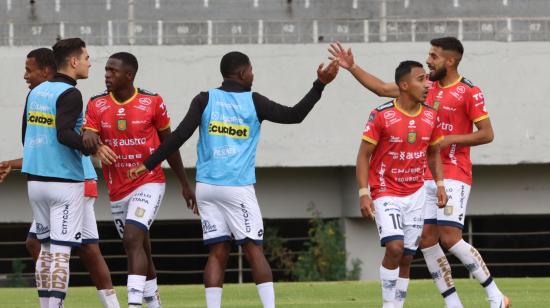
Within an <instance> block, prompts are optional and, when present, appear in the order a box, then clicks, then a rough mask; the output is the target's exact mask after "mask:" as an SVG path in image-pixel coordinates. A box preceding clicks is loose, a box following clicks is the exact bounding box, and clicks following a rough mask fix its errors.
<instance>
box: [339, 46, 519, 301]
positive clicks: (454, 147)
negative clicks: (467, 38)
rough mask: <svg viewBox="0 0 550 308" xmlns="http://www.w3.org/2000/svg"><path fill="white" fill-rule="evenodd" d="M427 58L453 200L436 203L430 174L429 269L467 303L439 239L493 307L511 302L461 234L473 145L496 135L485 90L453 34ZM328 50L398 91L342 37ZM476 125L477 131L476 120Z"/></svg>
mask: <svg viewBox="0 0 550 308" xmlns="http://www.w3.org/2000/svg"><path fill="white" fill-rule="evenodd" d="M430 43H431V45H432V47H431V49H430V51H429V54H428V59H427V60H426V62H427V64H428V67H429V69H430V75H429V79H430V81H432V86H431V88H430V91H429V94H428V97H427V101H426V103H427V104H429V105H430V106H433V107H434V108H435V109H437V110H438V117H439V119H440V121H441V128H442V132H443V135H445V139H444V140H443V142H442V143H441V155H442V162H443V166H444V177H445V186H446V187H447V190H448V191H447V192H448V193H449V195H450V196H449V200H450V201H449V203H448V205H447V206H446V207H445V208H442V209H437V207H436V206H435V202H434V200H435V197H434V196H435V195H434V189H435V184H434V182H433V181H432V180H430V179H431V177H430V174H429V173H428V174H427V175H426V179H427V181H426V184H425V185H426V188H427V194H428V198H427V202H426V207H425V209H426V213H425V218H426V220H425V225H424V229H423V231H422V240H421V243H420V247H421V248H422V253H423V255H424V259H425V260H426V264H427V266H428V270H429V271H430V274H431V276H432V277H433V279H434V282H435V284H436V286H437V288H438V289H439V291H440V293H441V295H442V296H443V298H444V299H445V303H446V305H447V307H450V308H455V307H462V303H461V302H460V299H459V297H458V294H457V292H456V289H455V287H454V282H453V279H452V276H451V268H450V265H449V263H448V261H447V258H446V257H445V254H444V253H443V250H442V249H441V246H440V245H439V241H440V242H441V244H442V245H443V246H444V247H445V248H446V249H448V250H449V251H450V252H451V253H452V254H454V255H455V256H456V257H457V258H458V259H459V260H460V261H461V262H462V263H463V264H464V265H465V266H466V268H467V269H468V270H469V271H470V272H471V274H472V275H473V276H474V277H475V278H476V279H477V280H478V281H479V282H480V284H481V285H482V286H483V287H484V288H485V291H486V293H487V297H488V299H489V303H490V307H491V308H496V307H509V306H510V300H509V299H508V298H507V297H506V296H504V295H503V294H502V292H501V291H500V290H499V289H498V287H497V285H496V283H495V282H494V281H493V278H492V277H491V275H490V273H489V271H488V269H487V266H486V265H485V262H484V261H483V258H482V257H481V255H480V254H479V252H478V251H477V250H476V249H475V248H474V247H472V246H471V245H470V244H468V243H466V242H465V241H464V240H463V239H462V227H463V223H464V218H465V215H466V206H467V200H468V196H469V192H470V185H471V183H472V163H471V160H470V147H471V146H476V145H481V144H486V143H489V142H491V141H492V140H493V128H492V125H491V121H490V119H489V117H488V114H487V111H486V109H485V101H484V97H483V93H482V92H481V90H480V89H479V88H478V87H476V86H474V85H473V84H472V83H471V82H470V81H469V80H467V79H466V78H464V77H462V76H461V75H460V74H459V73H458V65H459V63H460V60H461V59H462V55H463V53H464V48H463V46H462V43H461V42H460V41H459V40H458V39H456V38H454V37H443V38H438V39H433V40H432V41H431V42H430ZM329 52H330V53H331V54H332V56H333V57H334V58H338V59H339V64H340V66H342V67H343V68H345V69H347V70H348V71H350V73H352V75H353V76H354V77H355V78H356V79H357V80H358V81H359V82H360V83H361V84H362V85H363V86H365V87H366V88H368V89H369V90H371V91H372V92H374V93H376V94H377V95H379V96H388V97H395V96H397V95H398V87H397V85H396V84H395V83H391V82H390V83H386V82H383V81H382V80H380V79H378V78H377V77H375V76H373V75H371V74H369V73H368V72H366V71H365V70H363V69H362V68H360V67H359V66H358V65H357V64H355V61H354V58H353V54H352V52H351V49H348V50H345V49H344V48H343V47H342V46H341V45H340V44H339V43H336V44H332V45H331V47H330V49H329ZM474 125H475V126H476V128H477V130H476V131H475V132H473V126H474Z"/></svg>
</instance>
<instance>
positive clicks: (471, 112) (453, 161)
mask: <svg viewBox="0 0 550 308" xmlns="http://www.w3.org/2000/svg"><path fill="white" fill-rule="evenodd" d="M426 103H427V104H428V105H430V106H432V107H433V108H434V109H436V110H437V116H438V118H439V122H440V123H441V131H442V133H443V135H465V134H471V133H472V132H473V124H474V123H476V122H479V121H481V120H484V119H487V118H488V117H489V115H488V113H487V110H486V109H485V100H484V97H483V93H482V92H481V90H480V89H479V88H478V87H476V86H474V85H473V84H472V83H471V82H470V81H469V80H468V79H466V78H463V77H460V79H458V80H457V81H456V82H455V83H453V84H451V85H449V86H446V87H441V86H440V84H439V83H438V82H434V83H433V84H432V88H431V89H430V91H429V93H428V97H427V98H426ZM441 160H442V163H443V170H444V177H445V178H446V179H453V180H458V181H461V182H464V183H466V184H472V161H471V160H470V146H463V145H457V144H451V145H450V146H449V147H446V148H442V149H441ZM426 179H432V175H431V173H430V172H429V170H428V172H427V173H426Z"/></svg>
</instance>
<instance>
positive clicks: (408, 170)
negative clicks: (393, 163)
mask: <svg viewBox="0 0 550 308" xmlns="http://www.w3.org/2000/svg"><path fill="white" fill-rule="evenodd" d="M423 171H424V169H423V168H420V167H416V168H392V169H391V173H393V174H412V173H421V172H423Z"/></svg>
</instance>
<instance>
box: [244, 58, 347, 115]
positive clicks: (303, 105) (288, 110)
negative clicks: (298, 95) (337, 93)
mask: <svg viewBox="0 0 550 308" xmlns="http://www.w3.org/2000/svg"><path fill="white" fill-rule="evenodd" d="M337 74H338V63H336V61H332V62H331V63H330V64H329V65H328V66H327V67H326V68H325V67H324V65H323V64H322V63H321V65H319V68H318V69H317V80H316V81H315V82H314V83H313V86H312V87H311V89H310V90H309V91H308V92H307V94H306V95H305V96H304V97H303V98H302V99H301V100H300V101H299V102H298V103H297V104H296V105H294V106H293V107H288V106H284V105H281V104H278V103H276V102H274V101H272V100H270V99H268V98H267V97H265V96H263V95H261V94H258V93H253V94H252V98H253V100H254V106H255V107H256V113H257V114H258V118H259V120H260V121H263V120H268V121H271V122H275V123H282V124H295V123H300V122H302V121H303V120H304V119H305V118H306V116H307V115H308V114H309V112H310V111H311V109H313V106H315V104H316V103H317V102H318V101H319V100H320V99H321V94H322V93H323V90H324V89H325V86H326V85H327V84H329V83H330V82H331V81H332V80H334V78H335V77H336V75H337Z"/></svg>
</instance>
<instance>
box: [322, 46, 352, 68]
mask: <svg viewBox="0 0 550 308" xmlns="http://www.w3.org/2000/svg"><path fill="white" fill-rule="evenodd" d="M328 52H330V54H331V55H332V56H330V57H328V58H329V59H330V60H336V61H338V65H340V66H341V67H342V68H344V69H347V70H349V69H351V68H352V67H353V66H354V65H355V60H354V59H353V53H352V52H351V48H349V49H348V50H346V49H345V48H344V47H342V45H341V44H340V42H336V43H332V44H330V47H329V48H328Z"/></svg>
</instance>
